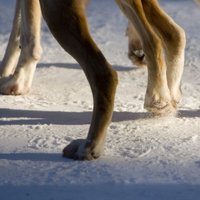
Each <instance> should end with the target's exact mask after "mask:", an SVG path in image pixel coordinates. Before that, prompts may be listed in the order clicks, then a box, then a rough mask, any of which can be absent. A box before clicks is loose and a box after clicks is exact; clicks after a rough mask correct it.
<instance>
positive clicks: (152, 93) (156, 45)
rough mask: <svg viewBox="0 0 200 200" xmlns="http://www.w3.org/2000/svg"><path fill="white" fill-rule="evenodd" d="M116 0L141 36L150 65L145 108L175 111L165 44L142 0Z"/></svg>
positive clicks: (161, 112)
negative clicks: (168, 79) (169, 86)
mask: <svg viewBox="0 0 200 200" xmlns="http://www.w3.org/2000/svg"><path fill="white" fill-rule="evenodd" d="M116 2H117V3H118V5H119V6H120V8H121V9H122V11H123V12H124V13H125V15H126V16H127V17H128V18H129V20H130V21H131V22H132V23H133V25H134V26H135V28H136V29H137V32H138V33H139V36H140V38H141V42H142V47H143V50H144V53H145V57H146V62H147V67H148V85H147V92H146V97H145V108H146V109H147V110H149V111H150V112H152V113H155V114H163V113H168V112H173V111H174V108H173V106H172V105H171V96H170V92H169V88H168V84H167V75H166V71H167V69H166V63H165V57H164V50H163V45H162V42H161V40H160V38H159V37H158V36H157V34H156V33H155V32H154V30H153V29H152V27H151V25H150V24H149V22H148V20H147V19H146V16H145V13H144V10H143V5H142V0H116Z"/></svg>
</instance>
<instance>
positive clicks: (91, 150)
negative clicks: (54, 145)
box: [63, 139, 101, 160]
mask: <svg viewBox="0 0 200 200" xmlns="http://www.w3.org/2000/svg"><path fill="white" fill-rule="evenodd" d="M100 155H101V150H100V149H99V148H97V147H96V146H95V145H94V144H93V143H92V142H91V141H88V140H83V139H79V140H73V141H72V142H71V143H70V144H69V145H68V146H66V147H65V148H64V150H63V156H64V157H66V158H71V159H74V160H93V159H97V158H98V157H99V156H100Z"/></svg>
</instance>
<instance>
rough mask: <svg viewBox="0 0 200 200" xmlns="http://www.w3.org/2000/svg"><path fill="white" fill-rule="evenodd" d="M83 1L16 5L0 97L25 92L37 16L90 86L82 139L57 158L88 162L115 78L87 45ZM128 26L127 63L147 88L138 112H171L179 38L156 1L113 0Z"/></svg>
mask: <svg viewBox="0 0 200 200" xmlns="http://www.w3.org/2000/svg"><path fill="white" fill-rule="evenodd" d="M87 3H88V1H87V0H56V1H50V0H17V1H16V8H15V17H14V20H13V26H12V31H11V35H10V38H9V42H8V46H7V49H6V52H5V55H4V58H3V60H2V62H1V66H0V76H1V79H0V92H1V93H2V94H6V95H21V94H26V93H28V92H29V90H30V88H31V85H32V80H33V76H34V72H35V69H36V65H37V63H38V62H39V60H40V56H41V53H42V48H41V45H40V28H41V16H42V15H43V18H44V19H45V21H46V23H47V25H48V27H49V29H50V31H51V33H52V34H53V36H54V37H55V39H56V40H57V41H58V43H59V44H60V45H61V46H62V47H63V48H64V50H65V51H67V52H68V53H69V54H70V55H72V56H73V57H74V58H75V59H76V61H77V62H78V63H79V64H80V66H81V67H82V69H83V71H84V73H85V75H86V77H87V79H88V82H89V84H90V87H91V90H92V94H93V100H94V108H93V117H92V121H91V125H90V128H89V132H88V135H87V138H86V139H80V140H74V141H72V142H71V143H70V144H69V145H67V146H66V147H65V149H64V150H63V155H64V156H65V157H68V158H72V159H78V160H92V159H96V158H98V157H99V156H100V155H101V152H102V150H103V147H104V142H105V137H106V130H107V127H108V125H109V123H110V121H111V118H112V113H113V107H114V97H115V92H116V87H117V83H118V78H117V73H116V72H115V70H113V68H112V66H111V65H110V64H109V63H108V61H107V60H106V59H105V57H104V55H103V54H102V52H101V51H100V50H99V48H98V47H97V45H96V44H95V42H94V40H93V39H92V37H91V35H90V33H89V29H88V25H87V20H86V16H85V7H86V5H87ZM116 3H117V5H118V6H119V8H120V9H121V10H122V12H123V13H124V14H125V16H126V17H127V18H128V20H129V26H128V29H127V35H128V38H129V58H130V59H131V60H132V62H133V63H134V64H138V65H146V66H147V69H148V83H147V90H146V96H145V103H144V107H145V108H146V109H147V110H148V111H150V112H152V113H155V114H164V113H171V112H174V111H175V110H176V107H177V104H178V102H179V101H180V98H181V90H180V82H181V77H182V73H183V66H184V49H185V43H186V41H185V32H184V30H183V29H182V28H181V27H180V26H179V25H177V24H176V23H175V22H174V21H173V20H172V18H171V17H169V16H168V15H167V14H166V13H165V12H164V11H163V10H162V9H161V7H160V5H159V4H158V2H157V0H151V1H150V0H116Z"/></svg>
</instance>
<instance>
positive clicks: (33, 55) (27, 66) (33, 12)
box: [0, 0, 41, 95]
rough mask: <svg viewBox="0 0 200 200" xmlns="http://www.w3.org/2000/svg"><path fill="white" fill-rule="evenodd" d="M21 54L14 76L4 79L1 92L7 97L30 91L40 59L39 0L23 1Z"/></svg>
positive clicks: (21, 4)
mask: <svg viewBox="0 0 200 200" xmlns="http://www.w3.org/2000/svg"><path fill="white" fill-rule="evenodd" d="M20 10H21V30H20V46H21V54H20V57H19V61H18V63H17V67H16V69H15V72H14V74H13V75H11V76H9V77H5V78H2V79H1V81H0V92H1V93H2V94H7V95H10V94H11V95H19V94H25V93H27V92H28V91H29V89H30V87H31V84H32V80H33V75H34V72H35V68H36V65H37V63H38V61H39V59H40V55H41V46H40V28H41V10H40V3H39V0H28V1H27V0H21V1H20Z"/></svg>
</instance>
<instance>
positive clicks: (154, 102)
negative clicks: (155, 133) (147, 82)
mask: <svg viewBox="0 0 200 200" xmlns="http://www.w3.org/2000/svg"><path fill="white" fill-rule="evenodd" d="M144 108H145V109H146V110H148V111H149V112H150V113H152V114H153V115H155V116H165V115H171V114H175V113H176V107H175V106H174V105H173V104H172V100H171V97H170V96H169V95H160V94H158V93H157V94H154V95H148V94H147V95H146V97H145V104H144Z"/></svg>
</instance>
